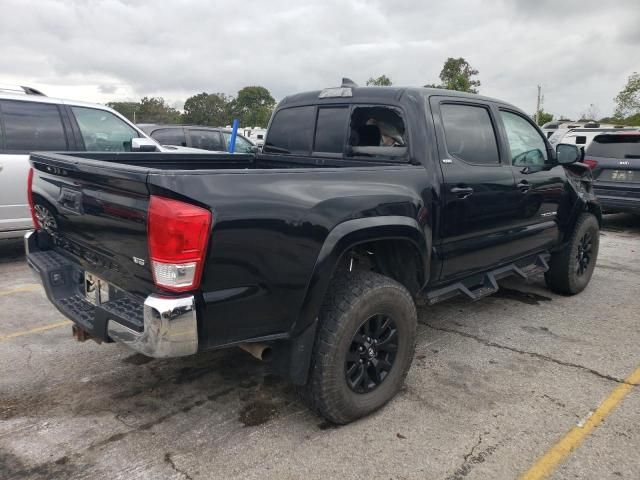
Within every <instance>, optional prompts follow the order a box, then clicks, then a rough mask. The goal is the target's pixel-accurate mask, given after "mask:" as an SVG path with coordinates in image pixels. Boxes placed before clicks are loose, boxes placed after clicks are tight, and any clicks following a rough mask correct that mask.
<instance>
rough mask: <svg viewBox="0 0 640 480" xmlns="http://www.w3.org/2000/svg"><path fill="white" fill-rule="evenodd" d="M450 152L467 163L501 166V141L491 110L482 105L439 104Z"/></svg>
mask: <svg viewBox="0 0 640 480" xmlns="http://www.w3.org/2000/svg"><path fill="white" fill-rule="evenodd" d="M440 113H441V115H442V125H443V127H444V136H445V141H446V144H447V152H449V155H453V156H454V157H456V158H459V159H460V160H463V161H465V162H467V163H476V164H482V165H497V164H498V163H500V156H499V155H498V142H497V140H496V133H495V130H494V129H493V124H492V123H491V116H490V115H489V110H487V109H486V108H485V107H481V106H473V105H462V104H455V103H445V104H442V105H440Z"/></svg>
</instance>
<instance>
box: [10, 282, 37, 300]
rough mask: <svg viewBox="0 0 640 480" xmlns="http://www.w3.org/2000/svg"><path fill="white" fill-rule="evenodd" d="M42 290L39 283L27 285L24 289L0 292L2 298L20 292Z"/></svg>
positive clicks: (18, 288)
mask: <svg viewBox="0 0 640 480" xmlns="http://www.w3.org/2000/svg"><path fill="white" fill-rule="evenodd" d="M40 289H42V285H39V284H37V283H28V284H27V285H23V286H22V287H17V288H10V289H9V290H0V297H4V296H5V295H12V294H14V293H20V292H35V291H36V290H40Z"/></svg>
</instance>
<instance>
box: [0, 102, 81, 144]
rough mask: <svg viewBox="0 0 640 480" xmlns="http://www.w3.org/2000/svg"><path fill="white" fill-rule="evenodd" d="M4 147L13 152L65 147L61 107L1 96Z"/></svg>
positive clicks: (0, 106) (65, 138)
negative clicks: (4, 98)
mask: <svg viewBox="0 0 640 480" xmlns="http://www.w3.org/2000/svg"><path fill="white" fill-rule="evenodd" d="M0 110H1V111H2V119H3V121H4V129H5V137H6V138H5V148H6V150H7V151H10V152H11V151H13V152H16V153H17V152H25V153H26V152H33V151H37V150H67V149H68V145H67V137H66V135H65V131H64V127H63V126H62V118H61V117H60V111H59V110H58V107H57V106H56V105H52V104H49V103H35V102H21V101H19V100H18V101H14V100H3V101H2V102H0Z"/></svg>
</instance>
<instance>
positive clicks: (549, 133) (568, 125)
mask: <svg viewBox="0 0 640 480" xmlns="http://www.w3.org/2000/svg"><path fill="white" fill-rule="evenodd" d="M540 128H541V129H542V131H543V132H544V134H545V135H546V137H547V138H548V139H549V141H550V142H551V143H552V144H553V143H559V141H560V140H562V138H563V137H564V135H565V134H566V133H567V132H569V131H571V130H574V129H577V128H581V129H585V131H597V129H604V130H611V129H621V128H633V127H625V126H624V125H614V124H610V123H599V122H584V121H578V122H571V121H560V120H558V121H555V122H547V123H545V124H544V125H542V127H540ZM592 138H593V137H592ZM563 143H564V142H563Z"/></svg>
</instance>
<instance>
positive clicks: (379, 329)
mask: <svg viewBox="0 0 640 480" xmlns="http://www.w3.org/2000/svg"><path fill="white" fill-rule="evenodd" d="M397 351H398V330H397V328H396V324H395V322H394V321H393V319H391V318H390V317H389V316H388V315H382V314H376V315H373V316H371V317H369V318H368V319H367V320H365V322H364V323H363V324H362V325H361V326H360V328H358V330H357V331H356V333H355V334H354V336H353V338H352V339H351V345H350V347H349V352H348V353H347V357H346V361H345V367H344V368H345V376H346V379H347V385H348V386H349V388H350V389H351V390H353V391H354V392H356V393H369V392H371V391H372V390H375V389H376V388H377V387H378V386H379V385H380V384H381V383H382V382H384V380H385V378H387V375H389V372H390V371H391V369H392V368H393V363H394V361H395V358H396V352H397Z"/></svg>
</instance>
